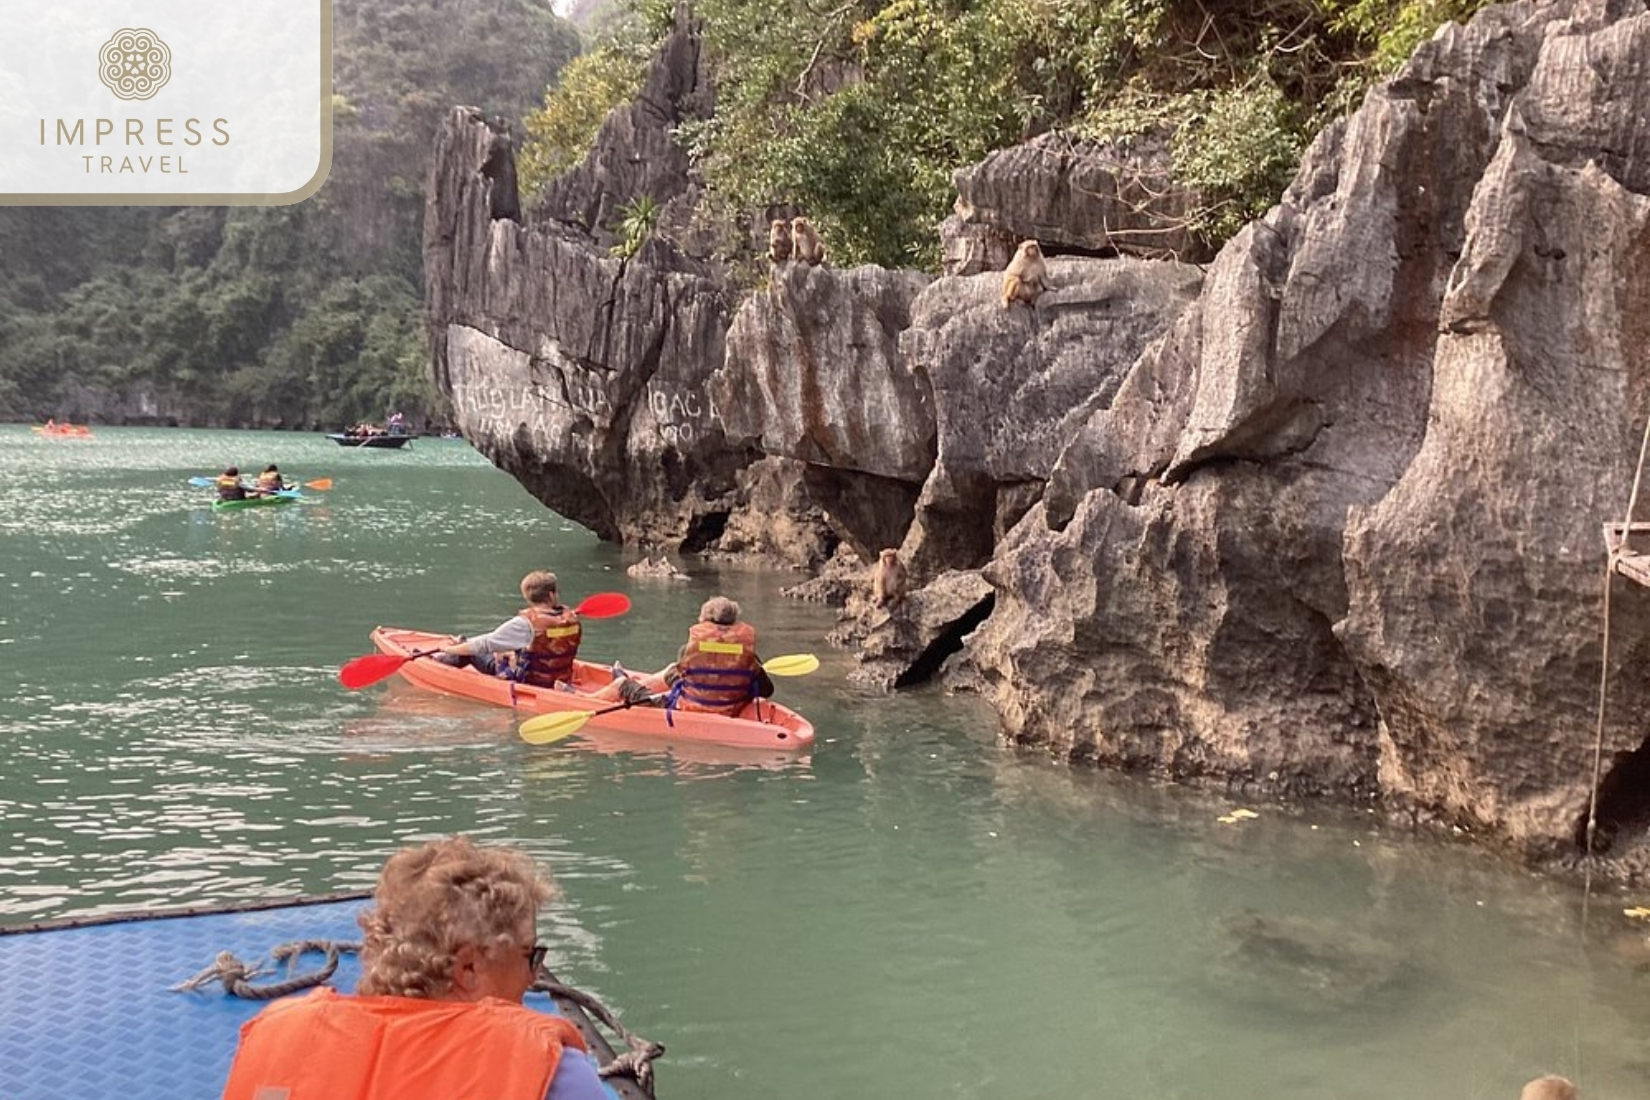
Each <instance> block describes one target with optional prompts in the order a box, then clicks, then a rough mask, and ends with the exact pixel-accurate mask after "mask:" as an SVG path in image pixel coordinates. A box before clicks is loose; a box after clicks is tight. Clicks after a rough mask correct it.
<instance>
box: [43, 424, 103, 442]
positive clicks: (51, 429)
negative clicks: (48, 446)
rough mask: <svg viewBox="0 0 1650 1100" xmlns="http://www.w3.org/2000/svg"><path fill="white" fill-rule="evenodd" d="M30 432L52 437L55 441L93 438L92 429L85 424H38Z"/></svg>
mask: <svg viewBox="0 0 1650 1100" xmlns="http://www.w3.org/2000/svg"><path fill="white" fill-rule="evenodd" d="M29 430H30V431H32V432H34V433H35V434H36V435H44V436H50V437H51V438H53V439H90V438H92V429H90V428H88V427H87V426H86V425H84V424H36V425H35V426H34V427H33V428H31V429H29Z"/></svg>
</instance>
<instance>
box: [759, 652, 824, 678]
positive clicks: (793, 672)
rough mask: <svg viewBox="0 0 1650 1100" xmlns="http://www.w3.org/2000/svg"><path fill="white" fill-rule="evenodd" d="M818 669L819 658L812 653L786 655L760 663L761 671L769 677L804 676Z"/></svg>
mask: <svg viewBox="0 0 1650 1100" xmlns="http://www.w3.org/2000/svg"><path fill="white" fill-rule="evenodd" d="M818 667H819V658H818V657H815V656H814V655H813V654H812V653H787V654H785V656H783V657H772V658H770V659H768V660H766V661H763V662H762V671H763V672H766V673H767V674H768V675H769V676H806V675H808V673H810V672H812V671H813V670H814V669H816V668H818Z"/></svg>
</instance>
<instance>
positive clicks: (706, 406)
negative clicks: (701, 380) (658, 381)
mask: <svg viewBox="0 0 1650 1100" xmlns="http://www.w3.org/2000/svg"><path fill="white" fill-rule="evenodd" d="M647 405H648V409H649V411H651V412H652V413H653V422H654V423H655V424H657V425H658V426H659V436H660V438H661V439H663V440H664V442H665V445H666V446H668V447H676V448H682V447H687V446H690V445H691V444H692V443H693V441H694V440H695V439H698V438H699V437H700V436H702V435H703V434H704V432H705V430H706V429H707V428H708V427H710V425H711V423H712V422H713V421H714V420H715V419H716V406H715V405H714V404H713V403H712V402H711V400H710V398H709V397H707V396H705V395H704V394H703V393H702V392H701V391H699V390H689V389H675V388H671V389H668V390H665V389H649V390H648V394H647Z"/></svg>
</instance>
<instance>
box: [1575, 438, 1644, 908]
mask: <svg viewBox="0 0 1650 1100" xmlns="http://www.w3.org/2000/svg"><path fill="white" fill-rule="evenodd" d="M1647 453H1650V417H1646V418H1645V421H1644V440H1643V442H1641V443H1640V444H1639V465H1638V469H1637V470H1636V471H1634V473H1633V490H1632V492H1631V493H1629V494H1628V496H1627V519H1626V522H1624V523H1623V524H1622V525H1621V537H1620V538H1619V539H1618V540H1617V542H1616V545H1615V547H1614V548H1613V549H1611V550H1610V552H1609V554H1608V555H1607V556H1606V557H1605V561H1604V640H1603V643H1602V644H1601V645H1600V647H1599V669H1598V724H1597V727H1596V729H1595V730H1594V734H1593V790H1592V794H1591V795H1589V796H1588V799H1587V885H1588V886H1589V887H1590V886H1591V885H1592V857H1593V838H1594V835H1595V834H1596V833H1597V832H1598V787H1599V778H1600V776H1601V775H1602V773H1603V771H1604V710H1605V698H1606V695H1607V689H1608V687H1609V682H1610V588H1611V584H1610V581H1611V578H1613V577H1614V576H1615V572H1616V560H1617V559H1618V558H1619V557H1620V556H1621V555H1622V554H1624V553H1626V551H1627V540H1628V538H1629V536H1630V535H1631V534H1632V531H1633V511H1634V509H1635V508H1636V507H1637V506H1638V500H1639V486H1640V485H1641V484H1642V483H1643V480H1644V460H1645V456H1646V454H1647Z"/></svg>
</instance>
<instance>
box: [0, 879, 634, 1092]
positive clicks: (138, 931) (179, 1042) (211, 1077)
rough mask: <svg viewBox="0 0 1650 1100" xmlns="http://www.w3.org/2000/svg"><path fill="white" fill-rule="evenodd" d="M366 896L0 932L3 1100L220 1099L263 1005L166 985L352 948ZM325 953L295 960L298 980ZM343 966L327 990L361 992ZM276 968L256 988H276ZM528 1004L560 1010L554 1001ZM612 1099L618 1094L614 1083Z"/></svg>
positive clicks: (347, 960)
mask: <svg viewBox="0 0 1650 1100" xmlns="http://www.w3.org/2000/svg"><path fill="white" fill-rule="evenodd" d="M365 904H366V902H365V901H363V900H359V899H354V900H348V901H328V902H323V903H308V904H297V905H292V906H285V907H281V908H268V909H257V910H251V911H239V912H227V913H226V912H217V913H206V914H191V915H187V916H173V917H165V918H162V919H130V920H120V921H116V922H112V923H93V924H85V925H80V926H76V927H67V928H58V927H54V928H50V929H47V930H39V931H19V932H15V933H10V934H5V935H0V1096H3V1097H5V1100H89V1098H92V1097H97V1098H106V1100H115V1098H119V1100H218V1098H219V1097H220V1096H221V1095H222V1093H223V1083H224V1080H225V1078H227V1077H228V1075H229V1063H230V1061H231V1059H232V1058H233V1057H234V1054H235V1043H236V1041H237V1039H238V1037H239V1032H240V1026H241V1024H242V1023H244V1022H246V1021H247V1020H249V1019H251V1018H252V1017H253V1016H255V1015H257V1014H258V1012H259V1011H260V1010H261V1009H262V1008H263V1006H264V1004H265V1003H267V1002H262V1001H247V1000H242V999H241V998H239V997H232V996H230V995H228V994H227V993H225V992H224V990H223V987H222V986H221V985H219V984H218V983H216V982H213V983H212V984H210V985H207V986H204V987H203V988H201V989H199V990H196V991H194V992H190V993H173V992H169V991H168V987H170V986H174V985H177V984H178V983H179V982H183V981H186V980H188V979H189V978H192V977H194V976H195V975H196V974H198V973H200V971H202V970H204V969H206V968H207V967H209V966H211V965H212V961H213V958H214V957H215V956H216V955H217V953H218V952H219V951H232V952H234V953H235V955H236V956H238V957H239V958H240V959H241V960H242V961H243V962H246V963H248V964H251V963H253V962H255V961H257V960H259V959H263V958H265V957H266V956H267V955H268V952H269V951H270V949H272V948H274V947H276V946H279V945H280V944H283V943H290V942H292V941H295V940H310V939H329V940H341V941H349V942H358V941H359V940H360V938H361V932H360V929H359V927H357V925H356V923H355V914H356V913H357V912H358V911H359V910H360V908H361V907H362V906H363V905H365ZM323 962H325V956H324V955H321V954H317V953H313V952H312V953H310V954H307V955H305V956H303V958H302V959H301V960H299V964H298V970H299V972H300V973H308V972H311V971H314V970H315V969H317V968H318V967H319V966H320V965H321V964H322V963H323ZM359 971H360V968H359V966H358V964H357V962H356V959H355V956H354V955H353V954H349V955H344V956H342V958H341V960H340V962H339V964H338V970H337V971H336V972H335V973H334V974H333V976H332V980H331V982H330V984H331V985H333V986H335V987H337V988H338V989H341V990H345V991H349V990H353V989H354V988H355V980H356V977H357V975H358V974H359ZM285 977H286V973H285V970H284V969H282V970H281V971H280V972H278V973H277V974H274V975H271V976H269V977H260V978H255V979H254V982H255V984H259V985H261V984H264V983H266V982H274V981H279V980H282V979H284V978H285ZM526 1003H527V1005H528V1006H529V1007H531V1008H535V1009H538V1010H540V1011H543V1012H556V1011H557V1009H556V1007H555V1005H554V1004H553V1003H552V1002H551V1000H550V998H549V997H548V996H547V995H545V994H542V993H529V994H528V995H527V1002H526ZM608 1094H609V1095H610V1096H612V1097H614V1098H615V1100H617V1098H618V1096H619V1094H618V1093H616V1092H615V1091H614V1090H613V1088H612V1086H611V1085H610V1086H608Z"/></svg>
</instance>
